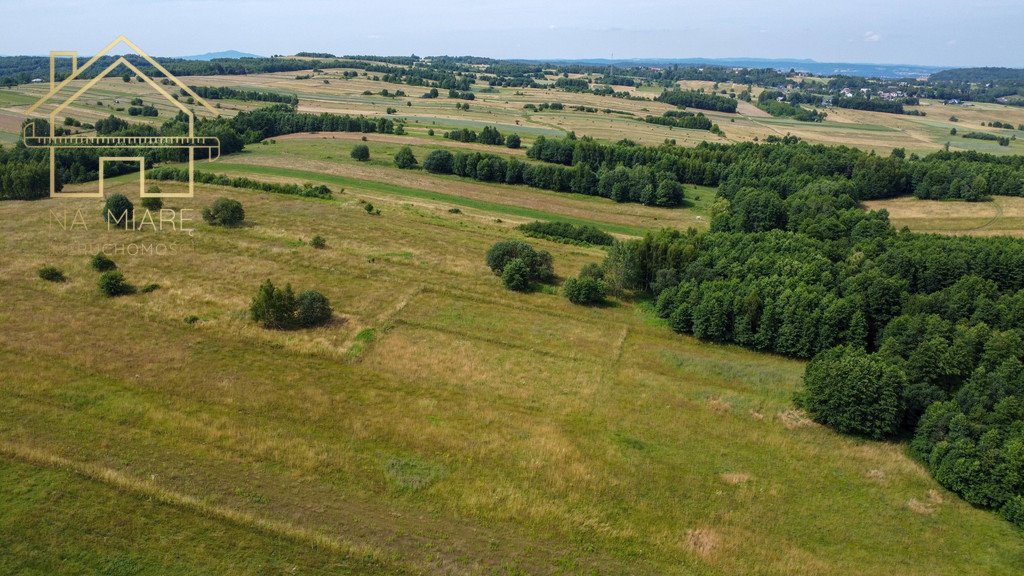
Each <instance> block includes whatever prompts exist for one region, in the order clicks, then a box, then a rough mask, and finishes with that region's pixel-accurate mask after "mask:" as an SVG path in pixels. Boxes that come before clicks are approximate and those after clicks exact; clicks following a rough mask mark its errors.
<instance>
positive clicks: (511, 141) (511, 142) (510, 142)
mask: <svg viewBox="0 0 1024 576" xmlns="http://www.w3.org/2000/svg"><path fill="white" fill-rule="evenodd" d="M521 145H522V141H521V140H520V139H519V134H509V135H508V138H506V139H505V146H508V147H509V148H512V149H516V148H519V146H521Z"/></svg>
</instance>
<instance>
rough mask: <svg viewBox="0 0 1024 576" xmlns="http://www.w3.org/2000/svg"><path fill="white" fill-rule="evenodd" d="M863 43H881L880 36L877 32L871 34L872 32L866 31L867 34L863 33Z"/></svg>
mask: <svg viewBox="0 0 1024 576" xmlns="http://www.w3.org/2000/svg"><path fill="white" fill-rule="evenodd" d="M864 41H865V42H881V41H882V35H881V34H879V33H878V32H872V31H870V30H868V31H867V32H865V33H864Z"/></svg>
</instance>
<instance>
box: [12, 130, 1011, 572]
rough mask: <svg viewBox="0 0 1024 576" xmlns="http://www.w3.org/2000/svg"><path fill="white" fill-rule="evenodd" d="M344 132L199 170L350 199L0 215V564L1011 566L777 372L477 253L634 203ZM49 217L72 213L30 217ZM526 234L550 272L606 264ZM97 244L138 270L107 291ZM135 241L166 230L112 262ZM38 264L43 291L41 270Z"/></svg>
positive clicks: (584, 568) (203, 192)
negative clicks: (313, 301) (536, 286)
mask: <svg viewBox="0 0 1024 576" xmlns="http://www.w3.org/2000/svg"><path fill="white" fill-rule="evenodd" d="M352 144H353V142H351V141H349V140H340V141H337V143H335V142H324V141H323V140H319V139H303V138H293V139H288V140H282V141H279V142H278V143H277V144H273V145H267V146H254V147H252V148H253V150H252V151H251V152H249V153H248V154H243V155H240V156H238V157H237V159H236V158H230V160H231V162H230V163H228V162H224V163H223V164H217V163H214V164H202V165H201V169H203V170H209V171H214V172H218V173H233V174H246V175H249V176H250V177H255V178H261V179H272V178H276V179H279V180H281V181H301V180H302V179H303V178H305V177H306V176H307V175H308V174H307V172H308V173H311V174H314V175H315V174H321V176H320V177H319V178H320V180H319V181H323V182H325V183H328V184H329V185H331V186H332V187H333V188H334V189H335V190H336V191H337V190H338V187H339V186H344V188H345V191H344V192H343V193H337V194H336V199H335V200H329V201H325V200H311V199H302V198H294V197H288V196H280V195H273V194H266V193H255V192H249V191H244V190H238V189H228V188H220V187H211V186H200V187H199V189H198V193H197V197H196V198H194V199H191V200H181V201H176V202H171V203H170V206H171V207H174V208H182V207H187V208H192V209H196V210H198V208H200V207H202V206H204V205H208V204H209V203H210V202H211V201H212V200H213V199H214V198H215V197H218V196H228V197H232V198H236V199H239V200H241V201H242V202H243V203H244V205H245V209H246V214H247V217H246V220H247V222H248V224H247V225H246V226H244V227H242V228H238V229H218V228H212V227H209V226H207V225H205V224H203V223H201V222H198V223H195V224H193V225H194V227H195V228H196V231H195V233H194V235H193V236H191V237H189V236H187V235H185V234H182V233H178V232H171V231H164V232H162V233H161V232H152V231H143V232H125V231H117V230H113V231H107V230H105V229H104V228H103V226H102V225H101V223H100V220H99V216H98V213H99V204H98V202H97V201H92V200H77V201H71V200H63V201H58V200H43V201H36V202H4V203H2V204H0V250H2V251H3V253H4V254H6V255H7V257H5V258H4V259H3V260H0V290H2V292H3V294H4V298H3V300H2V303H0V325H2V326H3V330H0V361H2V362H3V366H4V368H3V374H4V378H3V383H2V386H0V399H2V400H0V434H2V438H3V440H2V443H0V454H2V456H0V475H2V476H3V478H4V479H5V481H4V482H2V483H0V486H2V488H0V491H2V492H3V497H2V498H0V526H5V527H7V529H5V530H0V534H2V535H0V545H2V546H3V547H4V549H5V550H9V551H13V553H10V554H5V555H4V556H3V558H0V572H5V573H38V574H52V573H61V572H63V573H73V572H104V571H105V572H108V573H118V572H117V570H122V571H125V572H126V573H131V574H164V573H168V572H176V573H195V572H201V573H203V572H205V573H209V572H217V573H221V572H223V573H238V574H244V573H254V572H269V573H282V572H283V573H305V574H312V573H324V574H326V573H332V574H333V573H345V572H346V571H347V572H350V573H356V574H364V573H449V574H491V573H502V574H523V573H538V574H557V573H566V574H576V573H596V574H735V573H739V572H744V573H752V572H754V573H759V574H808V575H809V574H814V575H821V574H837V575H838V574H850V573H858V574H890V573H892V570H893V567H895V566H899V567H900V568H899V569H900V571H901V572H903V573H905V574H922V575H923V574H928V575H932V574H969V573H973V574H1016V573H1019V570H1018V568H1019V567H1020V565H1021V564H1022V563H1024V541H1022V540H1021V539H1020V538H1019V535H1017V534H1015V533H1014V531H1013V529H1012V528H1011V527H1010V526H1009V525H1008V524H1006V523H1005V522H1003V521H1002V520H1000V519H998V518H997V517H996V516H994V515H992V514H990V513H987V512H982V511H979V510H975V509H972V508H971V507H969V506H968V505H966V504H964V503H963V502H962V501H961V500H959V499H958V498H956V497H954V496H952V495H950V494H948V493H946V492H945V491H944V490H942V489H941V488H940V487H939V486H938V485H937V484H936V483H935V481H934V480H932V479H931V478H930V477H929V475H928V474H927V472H926V471H925V470H924V469H923V468H922V467H921V466H920V465H919V464H917V463H915V462H913V461H912V460H911V459H910V458H909V457H908V456H907V455H906V454H905V453H904V449H903V448H902V447H901V446H899V445H891V444H881V443H874V442H862V441H858V440H855V439H851V438H847V437H843V436H841V435H838V434H835V433H833V432H831V431H829V430H827V429H824V428H822V427H819V426H817V425H812V424H810V422H809V421H808V420H807V419H806V418H805V417H804V416H802V415H801V414H800V413H799V412H795V411H794V410H793V409H792V407H791V406H792V404H791V395H792V393H793V392H794V390H795V389H796V387H797V386H798V385H799V378H800V374H801V372H802V369H803V366H802V364H801V363H800V362H796V361H792V360H786V359H782V358H777V357H773V356H768V355H764V354H758V353H754V352H749V351H745V350H742V349H739V348H736V347H731V346H716V345H709V344H706V343H701V342H698V341H696V340H694V339H691V338H687V337H681V336H678V335H676V334H674V333H672V332H671V331H670V330H669V329H668V328H667V327H666V326H664V325H663V324H662V323H661V322H660V321H658V320H656V319H655V318H654V317H653V315H652V314H651V313H650V312H649V311H647V309H646V308H645V307H644V306H643V305H642V304H638V303H634V302H622V301H615V302H613V303H612V304H611V305H609V306H608V307H605V308H602V309H586V308H579V307H575V306H572V305H570V304H569V303H568V302H566V301H565V299H564V298H562V297H561V296H559V295H557V294H556V293H555V291H554V290H551V289H547V290H542V291H539V292H535V293H532V294H526V295H521V294H516V293H512V292H509V291H507V290H505V289H504V288H502V287H501V285H500V282H499V280H498V278H496V277H495V276H494V275H492V274H491V273H490V271H489V270H487V268H486V266H484V263H483V255H484V252H485V251H486V249H487V247H488V246H489V245H490V244H491V243H493V242H495V241H497V240H499V239H502V238H508V237H517V236H518V233H517V232H516V231H514V230H511V229H510V228H509V225H510V224H509V223H510V222H511V221H513V219H514V218H516V216H517V214H516V212H517V211H536V212H538V213H543V214H548V215H553V216H567V217H574V218H575V217H579V218H582V217H583V215H587V216H588V217H589V218H590V220H589V221H592V222H594V223H595V224H597V225H599V226H616V225H617V226H623V227H627V228H634V229H638V230H643V229H648V228H649V227H650V226H652V225H653V224H656V223H653V222H652V221H651V217H650V216H649V215H648V213H647V209H644V208H642V207H633V206H628V207H622V206H616V205H614V204H613V203H611V202H608V201H605V200H600V199H595V198H577V197H573V196H571V195H561V196H559V195H557V194H554V193H543V192H539V191H527V190H524V189H520V188H515V189H511V188H507V187H504V186H494V187H488V186H481V185H478V184H476V183H468V182H462V181H460V180H459V179H456V178H442V177H434V176H428V175H425V174H423V173H421V172H414V173H408V172H399V171H397V170H396V169H394V168H387V167H385V166H383V165H376V164H374V163H373V161H371V163H370V164H369V165H358V166H356V165H354V163H353V162H350V161H348V160H341V159H347V158H348V156H347V150H348V148H349V147H350V146H351V145H352ZM370 144H371V154H372V156H373V157H378V156H383V155H386V153H387V151H388V150H390V149H392V148H389V147H393V146H395V145H396V144H397V143H392V142H390V141H381V142H375V141H371V142H370ZM415 145H416V146H417V147H420V146H427V144H425V143H424V144H421V143H420V142H419V141H416V142H415ZM333 147H337V148H338V150H337V151H335V149H334V148H333ZM417 149H418V148H417ZM324 154H326V155H329V156H332V158H322V157H321V155H324ZM303 157H306V158H307V160H306V161H307V162H308V163H309V164H308V165H304V164H302V165H300V164H299V161H300V159H301V158H303ZM289 170H291V171H294V172H299V173H301V177H296V175H295V174H293V172H289ZM131 180H132V178H131V177H121V178H119V179H115V180H114V181H113V184H112V186H113V188H112V189H113V190H124V191H130V189H131V188H132V187H133V186H134V185H135V184H133V182H132V181H131ZM392 181H401V182H402V185H397V184H389V182H392ZM162 186H166V187H167V188H168V189H172V188H173V187H174V186H175V185H174V184H168V183H162ZM492 188H493V190H492ZM434 190H443V193H441V192H435V191H434ZM688 192H689V191H688ZM492 196H493V198H492ZM513 197H514V199H513ZM485 200H486V201H485ZM361 201H372V202H373V204H374V205H375V206H377V207H378V208H379V209H380V210H381V215H380V216H370V215H367V214H366V213H365V211H364V210H363V208H362V205H361ZM453 202H464V204H453ZM453 205H456V206H459V205H461V206H463V207H464V208H465V209H464V211H463V213H461V214H453V213H450V212H449V211H448V209H449V208H450V207H452V206H453ZM65 208H66V209H68V210H72V211H73V210H75V209H78V208H81V209H82V211H83V214H84V215H85V218H86V220H87V221H88V224H89V227H90V230H89V231H88V232H85V231H82V230H76V231H65V230H62V229H61V228H60V227H59V226H56V225H55V224H54V223H53V221H52V218H53V215H52V214H51V213H50V212H51V210H56V211H58V212H60V211H61V210H63V209H65ZM612 209H614V210H612ZM619 209H621V210H619ZM697 210H698V209H697V208H690V209H681V210H674V211H662V212H661V213H662V214H665V213H668V214H669V215H668V216H666V217H665V218H670V219H672V222H673V223H674V225H682V224H684V223H686V221H687V214H688V213H692V212H693V211H697ZM520 218H522V217H521V216H520ZM498 220H501V222H498ZM660 223H661V220H659V221H658V222H657V224H660ZM316 234H319V235H322V236H324V237H325V238H326V240H327V248H326V249H324V250H315V249H313V248H311V247H309V246H308V245H307V244H306V243H307V242H308V240H309V239H310V238H311V237H312V236H313V235H316ZM530 241H531V242H533V243H535V244H536V245H538V246H540V247H543V248H544V249H547V250H550V251H551V252H552V253H553V254H554V258H555V268H556V272H557V274H558V275H559V276H560V277H563V278H564V277H567V276H570V275H573V274H575V273H576V272H577V271H578V270H579V269H580V268H581V267H582V266H583V265H584V264H586V263H588V262H595V261H600V260H601V258H602V257H603V251H602V250H601V249H597V248H587V247H578V246H570V245H564V244H558V243H553V242H547V241H539V240H530ZM97 242H98V243H101V244H109V245H111V246H112V248H110V251H111V254H112V256H113V258H114V260H115V261H116V262H117V263H118V265H119V267H120V269H121V270H123V272H124V273H125V275H126V277H127V278H128V279H129V281H131V282H134V283H136V284H137V285H138V286H142V285H145V284H149V283H157V284H159V285H160V288H159V289H157V290H155V291H153V292H151V293H148V294H142V293H140V294H136V295H132V296H126V297H121V298H116V299H108V298H104V297H102V296H101V295H100V294H99V293H98V291H97V287H96V280H97V274H96V273H95V272H93V271H92V270H91V269H90V268H89V266H88V259H89V255H90V254H92V253H93V252H94V251H95V250H94V249H92V248H91V247H92V246H93V245H94V243H97ZM161 243H162V244H169V243H174V244H176V245H177V248H176V250H175V251H174V252H173V253H171V254H165V255H153V254H149V255H147V254H140V255H129V254H119V253H118V250H119V248H117V246H126V248H125V249H124V250H126V251H129V252H130V251H131V250H132V249H131V248H128V247H127V246H131V245H135V246H147V245H157V244H161ZM44 264H52V265H56V266H58V267H60V268H61V269H63V270H64V271H65V273H66V274H67V275H68V277H69V281H68V282H66V283H62V284H52V283H47V282H44V281H42V280H40V279H38V278H37V277H36V269H37V268H38V267H39V266H41V265H44ZM265 278H271V279H273V280H274V281H275V282H278V283H286V282H287V283H291V284H292V285H294V286H295V287H296V288H297V289H300V290H301V289H305V288H316V289H319V290H321V291H323V292H324V293H325V294H326V295H327V296H328V297H329V298H330V299H331V301H332V303H333V304H334V308H335V316H334V319H333V321H332V322H331V323H330V324H329V325H327V326H325V327H321V328H317V329H312V330H306V331H295V332H275V331H267V330H263V329H260V328H258V327H256V326H255V325H253V324H252V323H251V322H250V321H249V320H248V319H247V317H246V308H247V305H248V302H249V300H250V298H251V297H252V295H253V294H254V292H255V289H256V287H257V285H258V284H259V283H260V282H261V281H262V280H263V279H265ZM190 316H194V317H196V318H197V320H195V321H194V322H193V323H187V322H186V321H185V319H186V318H187V317H190ZM112 511H113V512H112ZM29 525H33V526H38V527H39V528H38V529H33V530H25V529H24V528H25V527H26V526H29ZM15 533H17V534H18V536H17V540H15V539H14V537H13V536H12V535H13V534H15ZM142 534H145V535H146V536H145V538H143V537H142V536H141V535H142ZM198 542H203V544H202V548H201V549H199V550H195V549H194V546H196V545H197V543H198ZM185 549H187V550H189V551H190V553H189V554H188V555H187V558H185V559H184V560H180V561H179V559H180V558H182V554H183V550H185ZM58 559H63V560H58ZM172 565H173V566H174V569H173V570H167V567H169V566H172ZM752 566H756V567H757V568H756V570H753V571H752V570H751V567H752Z"/></svg>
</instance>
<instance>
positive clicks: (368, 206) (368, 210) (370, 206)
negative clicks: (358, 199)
mask: <svg viewBox="0 0 1024 576" xmlns="http://www.w3.org/2000/svg"><path fill="white" fill-rule="evenodd" d="M363 210H366V213H367V214H373V204H370V203H369V202H367V203H366V204H364V205H363Z"/></svg>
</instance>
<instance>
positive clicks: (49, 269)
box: [39, 266, 67, 282]
mask: <svg viewBox="0 0 1024 576" xmlns="http://www.w3.org/2000/svg"><path fill="white" fill-rule="evenodd" d="M39 277H40V278H42V279H43V280H46V281H47V282H64V281H65V280H67V277H66V276H64V273H63V272H61V271H60V269H59V268H57V267H56V266H43V267H42V268H40V269H39Z"/></svg>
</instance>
